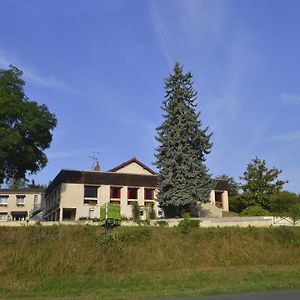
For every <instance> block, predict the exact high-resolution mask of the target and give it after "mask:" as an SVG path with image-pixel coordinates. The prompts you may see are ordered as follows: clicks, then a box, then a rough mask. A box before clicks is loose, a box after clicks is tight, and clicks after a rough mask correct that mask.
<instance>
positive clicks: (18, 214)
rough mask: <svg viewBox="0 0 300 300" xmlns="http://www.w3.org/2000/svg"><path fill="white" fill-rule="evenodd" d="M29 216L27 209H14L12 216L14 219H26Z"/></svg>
mask: <svg viewBox="0 0 300 300" xmlns="http://www.w3.org/2000/svg"><path fill="white" fill-rule="evenodd" d="M27 216H28V213H27V211H12V212H11V217H12V219H13V221H24V220H26V218H27Z"/></svg>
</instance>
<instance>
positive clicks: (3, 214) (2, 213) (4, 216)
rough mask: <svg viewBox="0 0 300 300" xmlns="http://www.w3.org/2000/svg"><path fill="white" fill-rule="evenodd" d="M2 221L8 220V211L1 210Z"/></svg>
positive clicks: (0, 217) (0, 218)
mask: <svg viewBox="0 0 300 300" xmlns="http://www.w3.org/2000/svg"><path fill="white" fill-rule="evenodd" d="M0 221H7V212H0Z"/></svg>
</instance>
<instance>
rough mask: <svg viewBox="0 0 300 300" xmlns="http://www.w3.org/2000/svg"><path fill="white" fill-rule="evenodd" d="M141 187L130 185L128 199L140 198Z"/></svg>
mask: <svg viewBox="0 0 300 300" xmlns="http://www.w3.org/2000/svg"><path fill="white" fill-rule="evenodd" d="M138 190H139V188H135V187H129V188H128V199H137V198H138Z"/></svg>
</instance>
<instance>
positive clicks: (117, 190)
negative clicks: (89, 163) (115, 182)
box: [110, 186, 121, 199]
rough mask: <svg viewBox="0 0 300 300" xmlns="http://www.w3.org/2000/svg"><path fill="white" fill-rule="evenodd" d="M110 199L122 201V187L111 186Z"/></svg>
mask: <svg viewBox="0 0 300 300" xmlns="http://www.w3.org/2000/svg"><path fill="white" fill-rule="evenodd" d="M110 198H114V199H121V187H119V186H111V187H110Z"/></svg>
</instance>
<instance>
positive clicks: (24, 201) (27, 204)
mask: <svg viewBox="0 0 300 300" xmlns="http://www.w3.org/2000/svg"><path fill="white" fill-rule="evenodd" d="M43 196H44V189H1V190H0V221H19V220H26V219H27V218H28V217H30V216H32V215H33V214H34V213H36V212H38V210H40V209H41V203H42V199H43Z"/></svg>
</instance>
